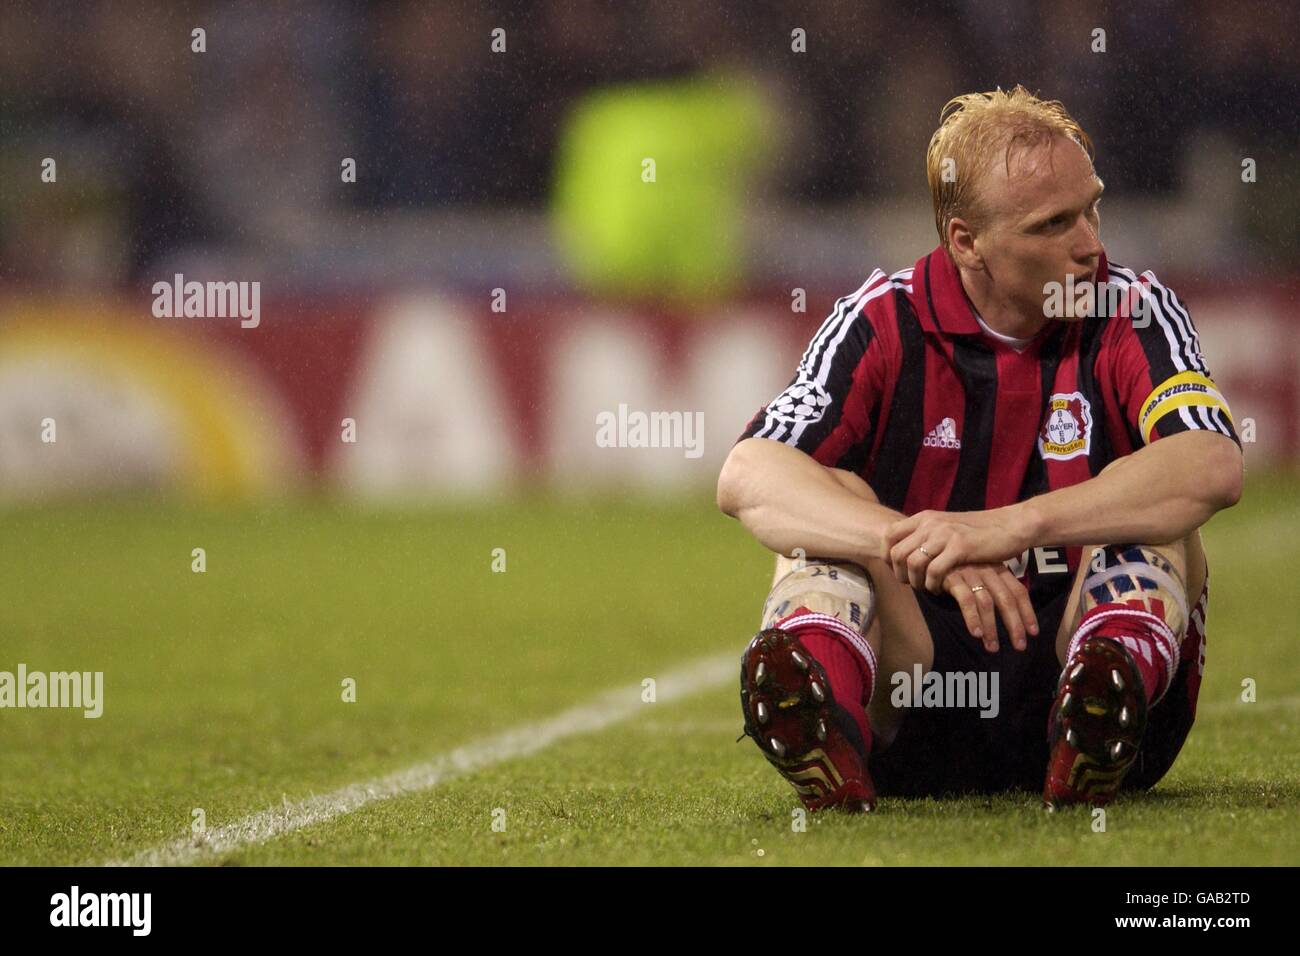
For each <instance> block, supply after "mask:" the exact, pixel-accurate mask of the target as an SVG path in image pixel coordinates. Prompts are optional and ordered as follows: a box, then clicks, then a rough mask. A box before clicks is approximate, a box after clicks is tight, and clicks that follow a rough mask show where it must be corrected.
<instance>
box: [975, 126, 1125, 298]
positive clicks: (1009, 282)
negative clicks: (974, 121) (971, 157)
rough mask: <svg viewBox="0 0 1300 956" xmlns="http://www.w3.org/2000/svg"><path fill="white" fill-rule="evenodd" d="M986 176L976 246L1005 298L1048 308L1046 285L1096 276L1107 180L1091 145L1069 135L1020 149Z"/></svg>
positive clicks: (1100, 248)
mask: <svg viewBox="0 0 1300 956" xmlns="http://www.w3.org/2000/svg"><path fill="white" fill-rule="evenodd" d="M1010 165H1011V169H1010V174H1009V175H1008V171H1007V164H1006V163H1005V162H1002V161H1000V162H998V163H996V164H995V165H994V167H993V169H991V170H990V171H989V173H988V174H987V175H986V176H985V179H984V181H983V183H981V193H980V194H981V198H982V200H983V206H984V210H985V220H986V221H985V222H984V224H983V227H982V228H981V229H979V230H978V231H977V232H976V233H975V251H976V252H978V253H979V254H980V255H981V256H982V257H983V259H984V266H985V269H986V271H987V272H988V275H989V278H990V280H991V281H992V284H993V288H994V289H996V290H997V293H998V296H999V298H1001V299H1002V300H1003V301H1004V302H1006V303H1008V304H1009V305H1011V306H1012V307H1013V308H1015V309H1016V311H1018V312H1020V313H1022V314H1024V315H1030V314H1038V315H1042V314H1043V302H1044V299H1045V295H1044V292H1043V287H1044V285H1046V284H1047V283H1049V282H1057V283H1062V284H1064V283H1065V281H1066V276H1067V275H1073V276H1074V281H1075V284H1076V286H1077V285H1078V283H1080V282H1083V281H1087V280H1091V279H1092V278H1093V277H1094V276H1095V274H1096V271H1097V266H1098V263H1099V261H1100V256H1101V252H1102V245H1101V221H1100V217H1099V215H1098V212H1097V203H1098V201H1099V200H1100V199H1101V191H1102V189H1103V184H1102V182H1101V180H1100V179H1098V178H1097V174H1096V173H1095V172H1094V171H1093V168H1092V163H1091V162H1090V161H1089V159H1088V155H1087V153H1085V152H1084V151H1083V148H1082V147H1081V146H1079V144H1078V143H1076V142H1074V141H1073V140H1072V139H1069V138H1068V137H1065V136H1058V137H1056V138H1055V139H1054V140H1053V141H1052V143H1051V145H1050V146H1049V145H1047V144H1042V145H1038V146H1031V147H1027V148H1022V149H1017V150H1013V151H1012V153H1011V164H1010Z"/></svg>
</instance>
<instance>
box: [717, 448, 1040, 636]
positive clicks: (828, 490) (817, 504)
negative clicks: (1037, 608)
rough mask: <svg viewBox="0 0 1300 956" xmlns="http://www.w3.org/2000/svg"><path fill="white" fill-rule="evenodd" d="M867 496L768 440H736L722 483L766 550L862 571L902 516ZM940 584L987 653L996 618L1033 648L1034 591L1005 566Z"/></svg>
mask: <svg viewBox="0 0 1300 956" xmlns="http://www.w3.org/2000/svg"><path fill="white" fill-rule="evenodd" d="M864 492H865V493H866V494H864ZM868 495H871V491H870V487H869V486H868V485H867V483H866V482H864V481H863V480H862V479H861V478H860V477H858V476H857V475H854V474H851V473H849V472H847V471H843V470H841V469H838V468H831V467H830V466H828V465H822V464H821V463H820V462H818V461H816V460H815V459H813V458H810V457H809V456H808V455H806V454H804V453H803V452H801V451H799V450H798V449H797V448H791V447H790V446H789V445H786V444H784V443H782V442H778V441H772V440H770V439H767V438H747V439H745V440H744V441H741V442H738V443H737V444H736V445H735V447H733V448H732V450H731V454H730V455H728V456H727V461H726V463H725V464H724V465H723V466H722V474H721V475H720V476H719V478H718V507H719V508H721V509H722V510H723V511H724V512H726V513H727V514H729V515H731V516H732V517H733V518H738V519H740V522H741V523H742V524H743V525H744V526H745V528H746V529H748V531H749V532H750V533H751V534H753V535H754V537H755V538H757V539H758V541H759V542H760V543H761V544H763V545H764V546H766V547H767V548H768V549H769V550H771V551H777V552H779V553H781V554H784V555H787V556H793V553H794V549H795V548H803V550H804V554H806V555H808V556H809V557H817V558H829V559H831V560H837V561H852V562H853V563H855V564H858V565H862V566H863V567H865V566H866V562H867V560H868V559H874V560H878V559H881V558H882V557H883V556H884V544H883V533H884V531H885V529H886V528H888V527H889V526H890V525H892V524H893V523H894V522H895V521H897V520H898V519H900V518H902V515H901V514H900V513H899V512H897V511H894V510H892V509H891V508H886V507H885V506H884V505H882V504H880V503H878V502H876V501H873V500H870V498H869V497H868ZM871 497H874V496H873V495H872V496H871ZM942 583H943V589H944V590H945V591H946V592H947V593H948V594H950V595H952V597H953V598H954V599H955V600H956V601H957V605H958V607H960V608H961V613H962V617H963V619H964V621H965V623H966V627H967V629H968V630H969V631H970V632H971V634H973V635H974V636H975V637H977V638H979V639H980V640H981V641H983V642H984V646H985V648H986V649H987V650H988V651H989V652H990V653H995V652H996V651H997V649H998V637H997V634H998V629H997V623H996V620H995V614H996V615H998V616H1000V617H1001V618H1002V620H1003V621H1004V622H1005V623H1006V627H1007V631H1008V633H1009V634H1010V635H1011V643H1012V645H1013V646H1014V647H1015V648H1016V649H1017V650H1022V651H1023V650H1025V649H1026V647H1028V643H1027V641H1026V632H1027V633H1029V634H1037V633H1038V618H1037V616H1036V615H1035V614H1034V606H1033V603H1032V602H1031V601H1030V600H1029V592H1028V591H1026V590H1025V587H1024V585H1023V584H1021V583H1020V582H1019V581H1018V580H1017V579H1016V578H1015V577H1014V576H1013V575H1012V574H1011V572H1010V570H1008V569H1007V567H1006V566H1005V565H1003V564H992V565H976V564H970V565H962V566H960V567H958V568H956V569H954V571H953V573H952V574H951V575H949V576H948V577H946V578H945V579H944V581H943V582H942ZM878 586H879V585H878Z"/></svg>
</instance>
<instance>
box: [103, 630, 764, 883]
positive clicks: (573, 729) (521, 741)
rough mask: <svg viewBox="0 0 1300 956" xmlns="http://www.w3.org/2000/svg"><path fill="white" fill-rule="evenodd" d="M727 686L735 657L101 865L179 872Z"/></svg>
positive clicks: (608, 694)
mask: <svg viewBox="0 0 1300 956" xmlns="http://www.w3.org/2000/svg"><path fill="white" fill-rule="evenodd" d="M728 681H734V682H735V683H736V686H737V689H739V686H740V654H739V652H737V653H735V654H730V653H728V654H719V655H716V656H713V657H703V658H699V659H697V660H695V661H693V662H691V663H689V664H686V665H683V666H682V667H680V668H678V669H676V670H673V671H669V672H668V673H666V674H663V675H662V676H660V677H656V678H655V701H656V704H647V703H646V702H644V701H642V700H641V693H642V688H641V685H640V684H639V683H638V684H630V685H627V686H624V687H617V688H614V689H612V690H607V691H605V692H603V693H601V694H598V695H596V697H594V698H593V699H592V700H591V701H589V702H588V703H585V704H580V705H578V706H576V707H572V708H570V709H569V710H566V711H563V712H561V713H559V714H556V715H555V716H554V717H550V718H547V719H545V720H541V721H538V722H536V723H531V724H522V725H520V726H517V727H513V728H511V729H509V730H505V731H502V732H501V733H498V734H493V735H492V736H489V737H484V738H481V739H480V740H477V741H473V742H471V743H468V744H465V745H463V746H461V747H457V748H456V749H455V750H452V751H449V752H448V753H445V754H441V755H439V756H437V757H434V758H433V759H432V760H428V761H425V762H424V763H418V764H415V765H413V766H410V767H407V768H406V769H404V770H398V771H396V772H394V773H391V774H388V775H387V776H383V777H377V778H375V779H372V780H367V781H365V782H362V783H354V784H349V785H348V786H346V787H340V788H339V789H338V790H334V791H332V792H330V793H326V794H321V795H320V796H311V797H308V798H307V799H305V800H299V801H296V802H293V803H290V802H288V801H286V802H285V804H284V806H283V807H277V808H273V809H270V810H263V811H261V812H259V813H254V814H252V815H251V816H248V817H245V818H244V819H242V820H239V821H237V822H235V823H227V824H224V825H222V826H217V827H212V828H211V829H209V830H208V831H207V833H206V835H205V838H204V839H203V840H202V841H201V842H198V841H196V840H195V839H194V838H192V837H182V838H180V839H177V840H173V841H171V842H170V843H165V844H163V845H162V846H158V847H154V848H153V849H151V850H145V851H143V852H141V853H137V854H136V855H135V856H132V857H130V858H128V859H125V860H115V861H112V862H110V863H108V864H106V865H108V866H184V865H187V864H190V863H198V862H202V861H211V860H214V859H216V858H217V857H218V856H220V855H221V854H223V853H228V852H230V851H231V850H236V849H239V848H240V847H243V846H249V845H251V844H256V843H263V842H265V841H267V840H271V839H274V838H275V837H278V836H283V835H284V834H286V833H292V832H293V831H295V830H301V829H302V828H303V827H309V826H313V825H314V824H317V823H324V822H325V821H327V820H333V819H334V818H335V817H340V816H343V815H344V814H348V813H353V812H355V811H357V810H359V809H361V808H362V807H364V806H366V805H367V804H371V803H375V802H376V801H379V800H390V799H392V798H393V797H400V796H403V795H405V794H410V793H419V792H421V791H423V790H429V789H431V788H433V787H436V786H438V785H439V784H441V783H445V782H446V781H448V780H451V779H453V778H455V777H460V776H464V775H465V774H468V773H472V772H474V771H475V770H481V769H483V768H484V767H490V766H492V765H493V764H498V763H503V762H505V761H507V760H514V759H517V758H519V757H526V756H528V755H530V754H534V753H537V752H538V751H539V750H544V749H545V748H547V747H550V746H551V745H552V744H556V743H558V742H560V741H561V740H565V739H567V738H569V737H581V736H583V735H586V734H593V733H596V732H598V731H601V730H604V729H605V728H606V727H609V726H611V725H613V724H617V723H620V722H622V721H625V720H628V719H630V718H631V717H633V716H636V715H637V714H643V713H648V712H650V711H649V709H650V708H651V707H653V706H656V705H657V704H663V703H669V702H671V701H674V700H677V699H679V698H683V697H689V696H690V695H692V694H695V693H698V692H700V691H703V690H708V689H710V688H713V687H717V686H720V685H721V684H724V683H726V682H728Z"/></svg>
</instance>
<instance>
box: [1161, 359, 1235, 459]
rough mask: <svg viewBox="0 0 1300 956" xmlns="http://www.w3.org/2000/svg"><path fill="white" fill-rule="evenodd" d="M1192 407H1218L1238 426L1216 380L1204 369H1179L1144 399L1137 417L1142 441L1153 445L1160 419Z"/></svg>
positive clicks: (1233, 424)
mask: <svg viewBox="0 0 1300 956" xmlns="http://www.w3.org/2000/svg"><path fill="white" fill-rule="evenodd" d="M1189 407H1196V408H1204V409H1218V410H1219V411H1220V412H1222V413H1223V414H1224V415H1225V416H1227V419H1228V421H1229V422H1231V423H1232V426H1233V427H1234V428H1235V427H1236V422H1233V421H1232V411H1231V410H1230V409H1229V408H1228V401H1227V399H1225V398H1224V397H1223V394H1222V393H1221V392H1220V391H1219V386H1217V385H1215V384H1214V379H1212V378H1210V377H1209V376H1208V375H1206V374H1204V373H1203V372H1179V373H1178V374H1177V375H1171V376H1170V377H1169V378H1167V379H1165V380H1164V381H1163V382H1161V383H1160V384H1159V385H1157V386H1156V387H1155V388H1154V389H1152V390H1151V394H1150V395H1148V396H1147V397H1146V399H1145V400H1144V401H1143V402H1142V411H1141V413H1140V414H1139V416H1138V431H1139V432H1141V434H1142V440H1143V441H1144V442H1146V443H1148V444H1150V442H1151V436H1152V433H1153V431H1154V430H1155V426H1156V423H1157V422H1159V421H1160V419H1162V418H1164V417H1165V416H1166V415H1168V414H1169V413H1170V412H1175V411H1177V410H1178V409H1180V408H1189Z"/></svg>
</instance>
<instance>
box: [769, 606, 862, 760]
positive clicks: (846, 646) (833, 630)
mask: <svg viewBox="0 0 1300 956" xmlns="http://www.w3.org/2000/svg"><path fill="white" fill-rule="evenodd" d="M776 626H777V627H780V628H782V629H784V630H787V631H789V632H791V633H792V634H796V635H798V637H799V640H800V641H802V642H803V646H804V647H806V648H808V653H810V654H812V656H813V657H815V658H816V659H817V663H819V664H821V666H822V669H823V670H824V671H826V679H827V680H828V681H830V685H831V694H832V695H833V696H834V698H835V702H836V703H838V704H839V705H840V706H841V707H843V708H844V709H845V710H846V711H848V712H849V714H850V715H851V716H852V717H853V720H854V722H855V723H856V724H857V725H858V730H859V731H860V732H861V734H862V741H863V743H864V744H865V745H866V748H867V752H868V753H870V752H871V724H870V722H869V721H868V720H867V705H868V704H869V703H871V694H872V691H873V690H874V689H875V683H876V674H875V671H876V659H875V654H874V653H872V650H871V647H870V645H868V644H867V642H866V639H865V638H863V637H862V635H861V634H859V633H858V632H857V631H855V630H854V629H853V628H850V627H849V626H848V625H846V624H844V623H842V622H841V621H839V620H837V619H836V618H833V617H831V616H830V615H828V614H816V613H813V612H811V611H809V610H808V609H807V608H805V607H800V608H798V609H797V610H796V611H795V612H794V613H793V614H791V615H789V616H788V617H786V618H785V619H784V620H781V621H777V624H776Z"/></svg>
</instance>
